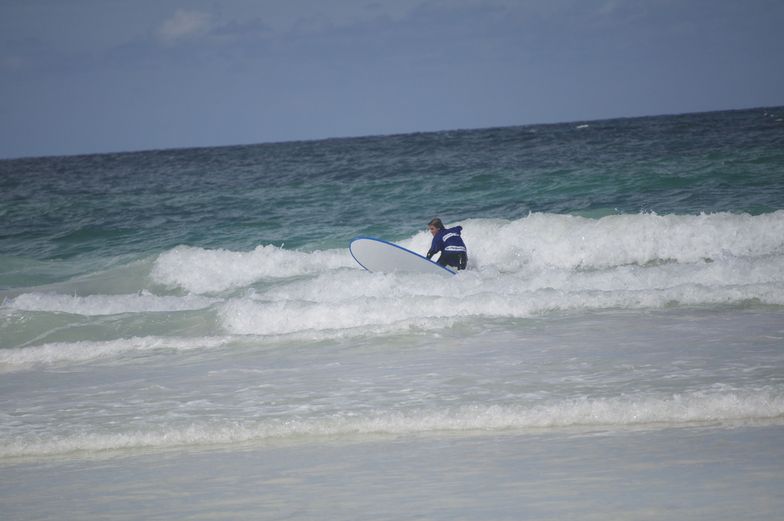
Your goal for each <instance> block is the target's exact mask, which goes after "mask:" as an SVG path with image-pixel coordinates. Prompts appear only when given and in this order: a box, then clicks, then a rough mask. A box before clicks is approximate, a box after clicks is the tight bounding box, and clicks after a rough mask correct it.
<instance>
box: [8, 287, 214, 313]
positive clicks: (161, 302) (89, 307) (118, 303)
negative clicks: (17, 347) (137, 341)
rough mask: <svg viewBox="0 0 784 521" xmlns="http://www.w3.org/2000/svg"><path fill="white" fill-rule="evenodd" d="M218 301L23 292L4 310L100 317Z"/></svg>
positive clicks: (190, 307)
mask: <svg viewBox="0 0 784 521" xmlns="http://www.w3.org/2000/svg"><path fill="white" fill-rule="evenodd" d="M216 302H220V299H214V298H208V297H203V296H200V295H186V296H161V295H154V294H152V293H150V292H149V291H141V292H139V293H135V294H131V295H87V296H79V295H63V294H60V293H23V294H21V295H18V296H16V297H12V298H8V299H6V301H5V302H4V303H3V306H4V307H7V308H10V309H16V310H20V311H47V312H56V313H71V314H75V315H86V316H99V315H116V314H120V313H155V312H162V311H188V310H195V309H204V308H207V307H209V306H211V305H212V304H214V303H216Z"/></svg>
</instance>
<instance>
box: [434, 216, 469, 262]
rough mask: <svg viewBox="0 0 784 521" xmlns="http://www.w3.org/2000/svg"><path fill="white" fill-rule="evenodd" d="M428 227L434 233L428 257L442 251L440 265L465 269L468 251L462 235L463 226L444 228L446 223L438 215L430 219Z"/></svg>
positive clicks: (439, 259) (439, 258)
mask: <svg viewBox="0 0 784 521" xmlns="http://www.w3.org/2000/svg"><path fill="white" fill-rule="evenodd" d="M427 227H428V228H429V229H430V233H432V234H433V243H432V244H431V245H430V251H428V252H427V258H428V259H429V258H430V257H432V256H433V255H435V254H436V253H438V252H441V256H440V257H438V260H437V261H436V262H437V263H438V264H439V265H441V266H452V267H454V268H457V269H459V270H464V269H465V268H466V264H468V252H467V250H466V245H465V243H464V242H463V239H462V237H460V232H462V231H463V227H462V226H455V227H454V228H444V223H442V222H441V219H439V218H438V217H436V218H435V219H433V220H432V221H430V222H429V223H428V224H427Z"/></svg>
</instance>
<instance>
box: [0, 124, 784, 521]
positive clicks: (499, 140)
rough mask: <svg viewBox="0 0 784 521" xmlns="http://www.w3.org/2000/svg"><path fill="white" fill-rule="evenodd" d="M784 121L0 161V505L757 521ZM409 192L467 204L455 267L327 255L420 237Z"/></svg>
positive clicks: (18, 512) (773, 423) (447, 208)
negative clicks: (373, 264) (449, 273)
mask: <svg viewBox="0 0 784 521" xmlns="http://www.w3.org/2000/svg"><path fill="white" fill-rule="evenodd" d="M782 119H784V108H766V109H754V110H744V111H731V112H716V113H706V114H689V115H680V116H662V117H650V118H636V119H622V120H608V121H591V122H572V123H565V124H558V125H539V126H526V127H510V128H499V129H484V130H455V131H444V132H437V133H425V134H411V135H399V136H378V137H363V138H353V139H335V140H324V141H312V142H297V143H275V144H262V145H254V146H239V147H223V148H205V149H193V150H161V151H149V152H138V153H128V154H111V155H94V156H75V157H52V158H30V159H17V160H5V161H0V224H1V226H0V302H1V303H2V304H1V305H0V497H2V499H3V502H4V505H7V508H8V511H9V512H12V513H13V515H14V518H15V519H37V518H45V517H51V515H53V513H57V516H58V517H60V518H62V519H82V518H84V517H105V518H108V517H116V518H119V519H138V518H154V517H156V516H162V517H167V518H172V517H174V518H210V517H214V518H218V519H225V518H227V517H244V518H247V517H252V518H263V519H279V518H282V517H289V518H294V519H311V518H312V519H316V518H318V519H345V518H347V516H348V513H351V514H352V515H356V517H365V518H372V517H375V518H394V517H395V515H394V513H395V512H401V513H405V514H406V515H405V517H406V518H411V517H421V518H427V519H456V518H477V517H482V513H490V514H491V515H490V517H492V518H496V519H525V518H535V519H546V518H553V519H559V518H560V519H562V518H566V517H584V518H590V517H597V518H602V519H607V518H612V519H624V518H629V519H640V518H647V519H666V518H671V517H672V514H673V513H675V514H677V517H678V518H680V519H702V518H706V517H708V518H712V519H735V518H737V517H738V515H741V514H742V515H743V516H747V517H748V518H756V519H776V515H777V512H780V511H781V510H782V509H784V503H783V502H782V498H781V495H780V494H778V493H777V490H776V487H775V485H772V483H773V481H771V480H774V479H778V478H777V476H778V475H780V474H781V472H782V471H784V460H783V459H782V456H783V454H782V452H781V447H780V443H777V440H778V439H780V438H781V435H782V434H783V433H784V431H783V430H782V428H783V427H784V122H782ZM434 216H439V217H441V218H442V219H443V220H444V222H445V223H447V224H450V225H451V224H460V225H462V226H463V228H464V232H463V237H464V239H465V241H466V244H467V246H468V250H469V269H468V270H466V271H465V272H461V273H460V274H459V275H458V276H456V277H454V278H450V279H449V280H443V279H442V278H440V277H431V276H428V275H416V274H405V273H392V274H384V273H369V272H366V271H364V270H362V269H361V268H360V267H359V266H358V265H357V264H356V263H355V262H354V261H353V259H352V258H351V256H350V254H349V253H348V250H347V246H348V243H349V241H350V240H351V238H353V237H355V236H357V235H370V236H377V237H381V238H383V239H386V240H391V241H395V242H397V243H400V244H401V245H403V246H405V247H407V248H410V249H413V250H415V251H419V252H422V253H424V252H425V251H426V250H427V248H428V246H429V238H430V236H429V234H428V232H427V231H426V230H425V226H426V223H427V222H428V221H429V220H430V219H431V218H432V217H434ZM683 444H686V446H688V447H689V448H690V449H689V450H686V449H683V448H682V447H683V446H684V445H683ZM618 454H621V456H619V455H618ZM387 455H389V456H387ZM394 455H397V456H394ZM392 458H394V461H392V460H391V459H392ZM531 465H533V466H535V467H536V468H537V469H539V471H540V472H541V473H537V472H532V470H531V468H530V466H531ZM151 468H152V469H154V470H155V471H154V472H153V471H151V470H144V469H151ZM608 473H609V474H608ZM61 474H67V475H68V476H70V477H69V479H68V480H67V481H64V480H60V479H58V478H57V476H59V475H61ZM107 475H111V476H113V478H112V481H111V482H107V481H106V476H107ZM139 476H144V480H145V483H146V484H145V485H140V483H139ZM436 476H438V478H437V477H436ZM500 477H503V479H504V483H505V485H503V486H498V483H497V482H498V480H499V479H500ZM631 482H633V483H635V485H634V486H633V487H624V486H623V485H624V484H625V483H627V484H628V483H631ZM689 483H700V487H697V488H693V487H692V488H690V487H689V486H687V485H688V484H689ZM259 490H263V493H259V492H258V491H259ZM520 497H525V498H527V499H526V501H525V502H524V503H523V502H521V501H520V500H519V498H520ZM663 498H666V499H663ZM406 499H408V500H409V501H408V503H406ZM129 502H130V503H129ZM129 504H132V505H133V507H132V508H129V507H128V505H129ZM401 505H406V506H405V507H403V506H401ZM439 505H440V506H439ZM5 508H6V507H4V509H5ZM401 509H402V510H401ZM162 512H163V513H166V514H162ZM348 517H351V516H348Z"/></svg>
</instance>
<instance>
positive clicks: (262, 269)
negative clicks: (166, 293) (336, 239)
mask: <svg viewBox="0 0 784 521" xmlns="http://www.w3.org/2000/svg"><path fill="white" fill-rule="evenodd" d="M354 266H355V263H354V261H353V259H352V258H351V256H350V255H349V253H348V250H347V249H345V250H343V249H341V250H329V251H315V252H311V253H305V252H299V251H291V250H285V249H283V248H278V247H276V246H271V245H267V246H258V247H257V248H256V249H254V250H253V251H248V252H236V251H229V250H207V249H203V248H193V247H189V246H179V247H177V248H174V249H173V250H170V251H168V252H166V253H163V254H162V255H160V256H159V257H158V259H157V260H156V261H155V265H154V267H153V270H152V277H153V279H154V280H155V281H156V282H158V283H160V284H164V285H167V286H173V287H180V288H184V289H186V290H188V291H192V292H195V293H212V292H219V291H224V290H227V289H232V288H237V287H243V286H247V285H248V284H252V283H254V282H256V281H259V280H263V279H280V278H287V277H295V276H299V275H308V274H312V273H318V272H322V271H325V270H334V269H338V268H342V267H354Z"/></svg>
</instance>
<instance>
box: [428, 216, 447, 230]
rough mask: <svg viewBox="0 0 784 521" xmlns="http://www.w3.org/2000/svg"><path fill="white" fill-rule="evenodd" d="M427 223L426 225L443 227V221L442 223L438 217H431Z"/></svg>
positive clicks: (441, 228) (440, 228)
mask: <svg viewBox="0 0 784 521" xmlns="http://www.w3.org/2000/svg"><path fill="white" fill-rule="evenodd" d="M427 225H428V226H435V227H436V228H437V229H439V230H443V229H444V223H442V222H441V219H439V218H438V217H435V218H433V219H432V220H431V221H430V222H429V223H427Z"/></svg>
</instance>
